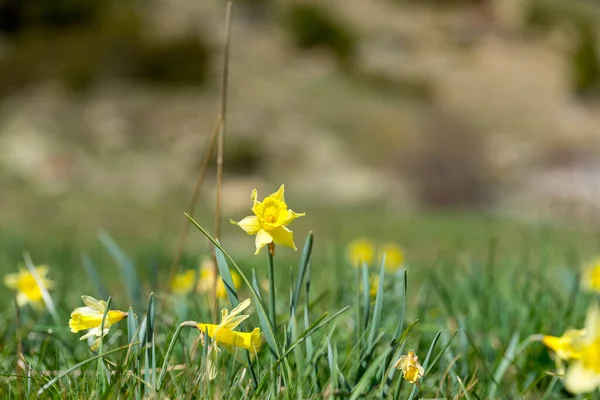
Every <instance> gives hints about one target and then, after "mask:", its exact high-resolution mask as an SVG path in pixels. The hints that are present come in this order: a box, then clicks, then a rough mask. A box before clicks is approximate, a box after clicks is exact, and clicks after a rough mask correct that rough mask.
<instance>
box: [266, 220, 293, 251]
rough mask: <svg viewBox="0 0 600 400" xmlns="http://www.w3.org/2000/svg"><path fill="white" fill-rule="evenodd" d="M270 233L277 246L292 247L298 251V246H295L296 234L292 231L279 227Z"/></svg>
mask: <svg viewBox="0 0 600 400" xmlns="http://www.w3.org/2000/svg"><path fill="white" fill-rule="evenodd" d="M270 233H271V237H272V238H273V242H275V244H277V245H279V246H287V247H291V248H292V249H294V250H296V245H295V244H294V232H292V231H290V230H289V229H288V228H286V227H283V226H278V227H277V228H275V229H273V230H272V231H271V232H270Z"/></svg>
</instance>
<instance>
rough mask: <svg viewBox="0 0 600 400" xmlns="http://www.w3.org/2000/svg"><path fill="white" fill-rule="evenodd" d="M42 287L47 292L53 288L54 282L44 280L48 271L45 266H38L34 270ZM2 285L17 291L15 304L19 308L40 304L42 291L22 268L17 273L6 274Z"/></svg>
mask: <svg viewBox="0 0 600 400" xmlns="http://www.w3.org/2000/svg"><path fill="white" fill-rule="evenodd" d="M35 270H36V272H37V274H38V277H39V278H40V280H41V283H42V285H43V287H44V288H45V289H46V290H48V289H51V288H52V287H53V286H54V282H52V281H50V280H49V279H47V278H46V276H47V275H48V272H49V269H48V266H46V265H40V266H38V267H36V268H35ZM4 284H5V285H6V286H7V287H8V288H9V289H13V290H16V291H17V304H18V305H19V306H22V305H25V304H27V303H31V304H32V305H35V304H40V303H41V302H42V289H41V288H40V286H38V283H37V281H36V280H35V277H34V276H33V274H32V273H31V272H29V271H28V270H27V269H25V268H24V267H20V268H19V272H17V273H15V274H8V275H6V276H5V277H4Z"/></svg>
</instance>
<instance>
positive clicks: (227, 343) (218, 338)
mask: <svg viewBox="0 0 600 400" xmlns="http://www.w3.org/2000/svg"><path fill="white" fill-rule="evenodd" d="M248 306H250V299H246V300H244V301H243V302H241V303H240V304H239V305H238V306H237V307H236V308H234V309H233V310H231V312H228V311H227V309H225V308H224V309H223V310H222V311H221V323H220V324H219V325H215V324H202V323H198V324H197V326H198V329H199V330H200V331H201V332H202V333H206V334H207V335H208V337H210V338H211V339H212V344H211V346H210V349H209V354H208V357H207V361H208V363H209V366H208V370H209V379H211V380H212V379H214V378H215V377H216V375H217V370H216V358H217V353H218V352H220V351H221V350H220V348H219V346H220V345H223V347H226V348H232V347H239V348H243V349H246V350H249V351H252V352H253V353H255V354H256V353H257V352H258V351H259V350H260V347H261V345H262V339H261V337H260V328H254V330H253V331H252V332H237V331H234V329H235V328H237V326H238V325H239V324H241V323H242V322H243V321H244V320H245V319H246V318H248V317H249V315H240V313H241V312H242V311H244V310H245V309H246V308H248ZM203 344H204V341H203Z"/></svg>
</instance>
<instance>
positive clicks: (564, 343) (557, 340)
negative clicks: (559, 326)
mask: <svg viewBox="0 0 600 400" xmlns="http://www.w3.org/2000/svg"><path fill="white" fill-rule="evenodd" d="M584 337H585V330H583V329H568V330H566V331H565V333H563V335H562V336H547V335H546V336H544V337H543V338H542V343H544V344H545V345H546V347H548V348H549V349H550V350H552V351H554V353H555V355H556V367H557V370H558V373H559V374H564V364H563V362H565V361H571V360H578V359H580V358H581V344H582V339H583V338H584Z"/></svg>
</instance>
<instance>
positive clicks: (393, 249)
mask: <svg viewBox="0 0 600 400" xmlns="http://www.w3.org/2000/svg"><path fill="white" fill-rule="evenodd" d="M384 254H385V265H384V268H385V270H386V271H388V272H393V271H395V270H396V269H398V268H400V267H401V266H402V264H404V252H403V251H402V248H401V247H400V246H398V245H397V244H396V243H394V242H389V243H385V244H383V245H382V246H381V247H380V248H379V254H378V257H377V259H378V261H381V260H382V258H383V255H384Z"/></svg>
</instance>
